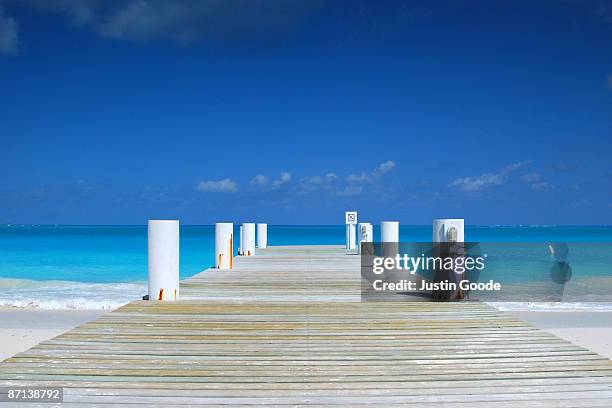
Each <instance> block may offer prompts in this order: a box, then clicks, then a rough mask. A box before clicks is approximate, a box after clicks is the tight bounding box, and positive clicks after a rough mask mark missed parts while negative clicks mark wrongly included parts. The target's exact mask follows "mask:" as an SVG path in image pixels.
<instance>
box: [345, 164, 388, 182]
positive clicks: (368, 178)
mask: <svg viewBox="0 0 612 408" xmlns="http://www.w3.org/2000/svg"><path fill="white" fill-rule="evenodd" d="M394 167H395V162H394V161H392V160H387V161H386V162H384V163H381V164H380V165H379V166H378V167H376V168H375V169H374V170H372V171H371V172H365V171H362V172H361V173H357V174H349V175H348V176H347V177H346V182H347V183H350V184H368V183H373V182H374V181H376V180H377V179H378V178H379V177H380V176H382V175H383V174H386V173H388V172H390V171H391V170H392V169H393V168H394Z"/></svg>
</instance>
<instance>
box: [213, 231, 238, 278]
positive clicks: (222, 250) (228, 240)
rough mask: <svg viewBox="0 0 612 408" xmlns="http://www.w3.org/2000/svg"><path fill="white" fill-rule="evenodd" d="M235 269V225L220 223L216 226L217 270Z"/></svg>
mask: <svg viewBox="0 0 612 408" xmlns="http://www.w3.org/2000/svg"><path fill="white" fill-rule="evenodd" d="M233 267H234V223H232V222H218V223H216V224H215V268H217V269H232V268H233Z"/></svg>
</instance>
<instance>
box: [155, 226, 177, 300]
mask: <svg viewBox="0 0 612 408" xmlns="http://www.w3.org/2000/svg"><path fill="white" fill-rule="evenodd" d="M148 241H149V242H148V245H149V300H176V299H177V298H178V296H179V222H178V220H149V225H148Z"/></svg>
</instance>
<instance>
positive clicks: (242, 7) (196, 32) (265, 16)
mask: <svg viewBox="0 0 612 408" xmlns="http://www.w3.org/2000/svg"><path fill="white" fill-rule="evenodd" d="M4 1H5V2H6V3H7V6H12V5H13V4H16V5H18V6H19V7H24V8H26V7H27V8H29V9H31V10H33V11H37V12H47V13H55V14H60V15H63V16H64V17H65V18H67V19H68V20H69V21H70V22H71V23H72V24H74V25H76V26H79V27H87V28H89V29H91V30H92V31H94V32H96V33H97V34H98V35H100V36H102V37H106V38H114V39H121V40H130V41H150V40H157V39H161V40H168V39H169V40H173V41H176V42H179V43H189V42H192V41H195V40H197V39H200V38H203V39H208V40H220V41H226V42H227V41H236V40H238V41H241V40H249V41H260V40H261V39H266V38H270V37H273V38H275V36H276V37H277V36H280V35H283V34H284V33H286V32H289V31H291V30H292V29H294V28H295V27H296V26H297V25H299V24H301V22H302V20H303V19H304V18H306V17H307V16H309V15H310V14H311V13H313V12H315V11H316V10H318V9H319V8H320V4H319V2H313V1H310V0H293V1H286V0H267V1H265V2H260V1H252V0H231V1H230V0H172V1H167V0H125V1H108V0H4Z"/></svg>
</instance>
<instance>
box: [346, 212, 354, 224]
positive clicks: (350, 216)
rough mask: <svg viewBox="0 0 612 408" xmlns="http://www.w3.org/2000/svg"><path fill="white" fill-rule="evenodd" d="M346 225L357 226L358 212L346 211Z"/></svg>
mask: <svg viewBox="0 0 612 408" xmlns="http://www.w3.org/2000/svg"><path fill="white" fill-rule="evenodd" d="M344 218H345V219H346V224H350V225H357V211H346V212H345V213H344Z"/></svg>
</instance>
